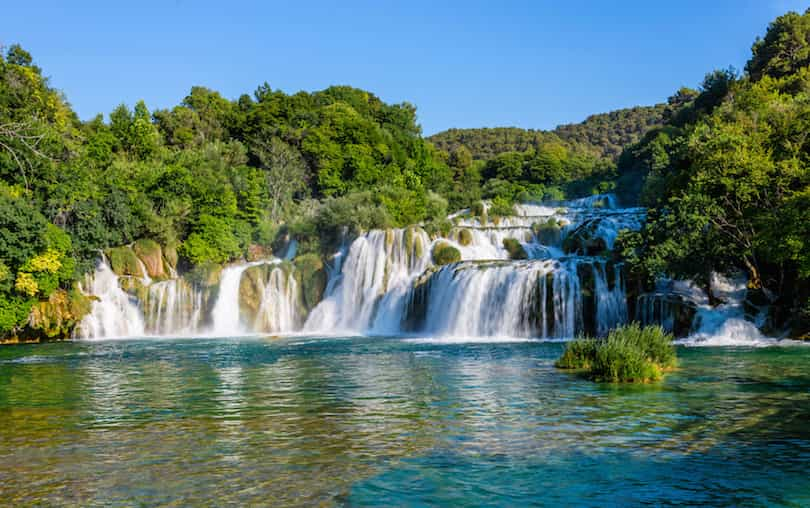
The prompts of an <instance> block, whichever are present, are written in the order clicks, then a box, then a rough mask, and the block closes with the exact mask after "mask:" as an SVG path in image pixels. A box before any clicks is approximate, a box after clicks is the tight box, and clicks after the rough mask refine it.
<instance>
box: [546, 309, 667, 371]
mask: <svg viewBox="0 0 810 508" xmlns="http://www.w3.org/2000/svg"><path fill="white" fill-rule="evenodd" d="M676 363H677V358H676V356H675V347H674V346H673V345H672V335H670V334H668V333H666V332H664V330H663V329H662V328H661V327H660V326H643V327H642V326H640V325H638V324H636V323H633V324H629V325H625V326H620V327H618V328H615V329H614V330H611V331H610V333H609V334H608V336H607V337H605V338H600V339H593V338H588V337H584V338H578V339H576V340H574V341H571V342H569V343H568V344H567V345H566V348H565V351H564V352H563V354H562V356H561V357H560V358H559V359H558V360H557V361H556V362H555V364H554V365H555V366H556V367H557V368H560V369H576V370H579V371H581V372H582V373H584V374H585V375H586V376H587V377H588V378H589V379H592V380H594V381H606V382H614V383H646V382H650V381H658V380H660V379H661V378H663V376H664V373H665V372H667V371H669V370H672V369H673V368H675V365H676Z"/></svg>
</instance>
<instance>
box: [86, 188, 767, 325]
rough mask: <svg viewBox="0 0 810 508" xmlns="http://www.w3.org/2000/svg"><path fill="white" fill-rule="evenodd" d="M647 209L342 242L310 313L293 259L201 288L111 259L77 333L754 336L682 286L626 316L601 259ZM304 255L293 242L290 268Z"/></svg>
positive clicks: (604, 206)
mask: <svg viewBox="0 0 810 508" xmlns="http://www.w3.org/2000/svg"><path fill="white" fill-rule="evenodd" d="M644 213H645V212H644V210H642V209H636V208H625V209H621V208H617V204H616V201H615V198H613V197H612V196H610V195H601V196H594V197H590V198H585V199H581V200H575V201H569V202H562V203H556V204H554V206H546V205H540V204H525V205H519V206H517V207H516V215H515V216H512V217H504V218H500V219H497V220H494V219H493V220H487V219H486V218H485V217H470V216H469V214H467V215H458V216H455V217H452V221H453V223H454V226H453V229H452V230H451V231H450V233H449V234H448V235H447V238H439V237H435V236H434V237H433V238H431V236H430V235H428V233H427V232H426V231H425V230H424V229H422V228H421V227H409V228H404V229H391V230H373V231H369V232H367V233H365V234H362V235H360V236H359V237H356V238H355V239H354V240H353V241H351V242H350V243H349V242H347V243H344V244H343V245H342V246H341V248H340V250H339V252H337V253H336V254H335V255H334V256H333V257H332V258H331V260H330V262H328V263H327V266H326V269H327V270H328V280H327V282H326V288H325V291H324V293H323V294H324V296H323V298H322V299H321V301H320V302H319V303H317V305H315V308H313V309H312V310H311V311H309V312H307V308H309V307H308V306H309V305H312V304H313V303H314V302H307V303H306V305H305V299H304V294H305V292H304V291H303V289H302V287H300V286H301V284H305V283H304V282H302V279H301V275H300V274H296V272H295V270H296V268H295V264H294V262H293V263H290V261H293V259H288V260H286V261H282V260H280V259H270V260H262V261H255V262H251V263H244V262H242V263H237V264H234V265H231V266H227V267H225V268H224V269H223V270H222V271H221V273H220V276H219V280H218V282H216V279H215V278H212V280H213V281H214V282H211V281H207V282H204V283H202V284H203V285H202V286H198V285H197V283H195V284H192V283H189V282H187V281H186V280H185V279H184V278H183V276H179V275H178V274H177V272H175V271H174V269H173V268H171V267H170V268H169V270H167V271H168V272H169V278H168V279H163V280H160V279H156V280H152V279H150V278H149V275H148V273H147V270H146V266H145V265H144V264H143V263H142V262H140V261H139V266H140V269H141V273H140V274H139V275H138V276H135V277H132V276H130V277H126V278H124V277H122V278H120V280H119V277H117V276H116V275H115V274H114V273H113V272H112V270H111V268H110V266H109V264H108V263H107V262H106V260H102V262H100V263H99V266H98V270H97V272H96V274H95V276H94V277H92V278H91V280H89V282H88V283H87V284H85V286H84V288H85V292H86V293H88V294H92V295H94V296H95V297H96V298H97V301H96V302H95V303H94V305H93V309H92V312H91V314H90V315H89V316H87V318H86V319H85V320H84V321H83V323H82V324H81V326H80V327H79V331H78V335H80V336H84V337H96V338H100V337H110V336H139V335H144V334H151V335H178V334H213V335H218V336H234V335H239V334H245V333H261V332H264V333H285V332H293V331H299V330H302V329H303V330H304V331H306V332H310V333H318V334H346V333H370V334H398V333H402V332H414V333H423V334H431V335H447V336H510V337H548V338H569V337H572V336H574V335H576V334H579V333H588V334H597V335H603V334H605V333H607V332H608V331H609V330H610V329H611V328H613V327H615V326H617V325H619V324H622V323H625V322H627V320H628V319H629V318H628V311H629V310H634V311H635V314H634V316H633V317H634V318H635V319H638V320H640V321H642V322H648V323H661V324H663V325H664V326H665V327H666V328H668V329H675V328H678V327H680V329H681V330H683V329H684V328H686V329H687V331H688V329H691V327H692V321H693V319H692V318H693V317H695V315H696V314H697V318H695V320H694V322H695V323H697V327H698V332H699V334H703V335H701V336H704V337H716V336H720V335H728V334H734V333H736V332H735V331H734V330H727V329H726V328H727V327H728V326H732V327H734V326H736V327H737V328H739V329H740V330H742V332H741V333H743V334H747V335H750V336H753V332H752V331H751V327H753V324H751V323H748V322H747V321H745V319H743V316H742V305H741V303H740V302H739V298H737V296H738V293H734V292H733V291H731V293H732V294H730V295H727V296H729V297H728V298H727V299H726V301H727V304H725V306H720V307H717V308H712V307H710V306H709V305H708V303H707V302H697V303H696V301H695V300H693V299H690V298H691V297H690V296H688V295H687V296H684V294H679V293H678V291H679V290H678V289H677V288H675V286H676V285H677V284H679V283H678V282H673V281H670V282H669V283H668V284H669V286H668V287H666V288H665V287H661V288H659V289H660V290H657V291H655V292H653V293H648V294H643V295H640V296H639V297H638V298H637V299H636V300H635V301H634V302H631V303H633V305H632V306H631V308H630V309H629V308H628V302H627V293H626V290H625V281H624V277H623V270H622V267H621V265H620V264H617V263H614V262H612V261H609V260H608V259H607V258H606V257H604V252H605V251H606V250H608V251H609V250H611V249H612V248H613V245H614V243H615V240H616V238H617V236H618V234H619V232H620V231H621V230H623V229H638V228H640V227H641V225H642V224H643V221H644ZM505 240H517V241H518V242H519V243H520V244H521V245H522V247H523V250H525V252H526V257H527V258H528V259H525V260H512V259H510V252H509V251H508V250H507V249H506V248H505V246H504V241H505ZM439 241H441V242H447V243H449V244H451V245H452V246H454V247H456V248H457V249H458V250H459V252H460V254H461V262H459V263H454V264H450V265H445V266H440V267H437V266H434V265H433V262H432V255H431V249H432V247H433V246H434V244H435V243H436V242H439ZM510 248H511V247H510ZM296 251H297V245H296V244H295V241H294V240H291V241H290V243H289V244H288V249H287V250H286V254H285V258H294V257H295V255H296ZM513 252H514V250H513ZM122 282H123V283H125V284H123V287H124V288H125V289H126V291H125V290H124V289H121V284H120V283H122ZM715 285H716V286H718V288H721V287H722V286H723V284H722V283H720V282H718V283H717V284H715ZM726 286H728V287H732V286H733V287H735V288H736V287H737V286H734V285H732V284H730V283H727V284H726ZM307 291H309V289H308V290H307ZM306 294H307V295H309V293H308V292H307V293H306ZM679 302H681V303H683V302H687V303H688V305H682V304H679ZM724 326H725V327H726V328H723V327H724ZM755 329H756V328H755V327H754V330H755Z"/></svg>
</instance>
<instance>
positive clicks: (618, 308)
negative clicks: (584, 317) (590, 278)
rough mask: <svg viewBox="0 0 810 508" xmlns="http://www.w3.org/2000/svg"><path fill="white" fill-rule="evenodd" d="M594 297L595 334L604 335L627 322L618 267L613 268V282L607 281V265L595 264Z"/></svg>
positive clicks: (622, 286)
mask: <svg viewBox="0 0 810 508" xmlns="http://www.w3.org/2000/svg"><path fill="white" fill-rule="evenodd" d="M593 270H594V297H595V298H596V303H595V306H596V333H597V334H598V335H605V334H607V332H608V331H609V330H610V329H611V328H615V327H616V326H617V325H620V324H622V323H625V322H627V296H626V291H625V288H624V279H623V278H622V271H621V267H620V266H618V267H617V266H614V267H613V270H612V271H613V280H612V281H611V280H608V264H607V263H604V262H602V263H600V262H596V263H594V264H593Z"/></svg>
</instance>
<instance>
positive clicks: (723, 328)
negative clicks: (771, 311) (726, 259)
mask: <svg viewBox="0 0 810 508" xmlns="http://www.w3.org/2000/svg"><path fill="white" fill-rule="evenodd" d="M747 282H748V281H747V279H746V278H745V276H737V277H724V276H722V275H720V274H717V273H713V274H712V276H711V280H710V289H711V292H712V294H713V295H714V296H715V297H716V298H718V299H720V300H721V301H722V302H723V303H721V304H720V305H718V306H716V307H712V306H710V305H708V304H707V303H706V304H702V305H700V306H699V307H698V311H697V316H696V318H695V324H696V325H697V326H696V330H695V333H694V335H692V336H691V337H690V338H689V339H688V343H690V344H693V345H706V346H756V345H760V344H762V343H763V342H766V341H767V342H771V341H772V339H771V340H768V339H765V338H764V337H763V335H762V333H761V332H760V331H759V329H758V328H757V326H756V324H754V323H753V322H752V321H749V320H747V319H746V318H745V311H744V308H743V301H744V300H745V297H746V293H747V288H746V285H747ZM707 300H708V299H707Z"/></svg>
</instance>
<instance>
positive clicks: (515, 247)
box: [503, 238, 529, 259]
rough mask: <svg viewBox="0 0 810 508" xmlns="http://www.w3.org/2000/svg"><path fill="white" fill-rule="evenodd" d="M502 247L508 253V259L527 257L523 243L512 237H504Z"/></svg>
mask: <svg viewBox="0 0 810 508" xmlns="http://www.w3.org/2000/svg"><path fill="white" fill-rule="evenodd" d="M503 248H504V249H506V252H508V253H509V259H527V258H528V257H529V255H528V254H526V249H524V248H523V245H522V244H521V243H520V242H519V241H517V240H515V239H514V238H504V239H503Z"/></svg>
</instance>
